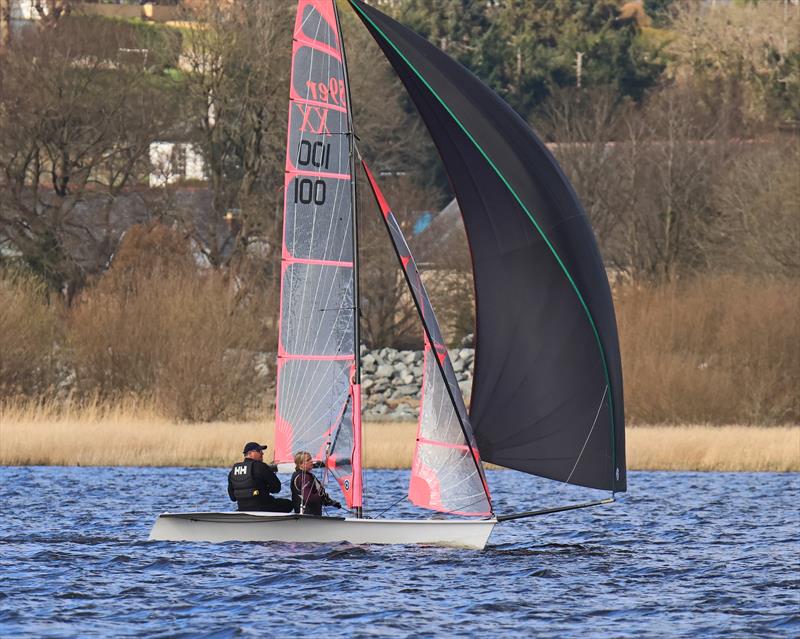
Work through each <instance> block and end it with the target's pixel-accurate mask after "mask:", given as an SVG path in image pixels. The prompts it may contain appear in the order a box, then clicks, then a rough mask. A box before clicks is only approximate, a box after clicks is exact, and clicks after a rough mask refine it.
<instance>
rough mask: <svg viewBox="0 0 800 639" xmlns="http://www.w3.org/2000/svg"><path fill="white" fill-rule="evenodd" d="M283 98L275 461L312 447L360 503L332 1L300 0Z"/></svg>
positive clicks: (348, 223)
mask: <svg viewBox="0 0 800 639" xmlns="http://www.w3.org/2000/svg"><path fill="white" fill-rule="evenodd" d="M289 97H290V101H289V130H288V136H287V137H288V139H287V150H286V181H285V189H284V191H285V195H284V218H283V250H282V264H281V303H280V327H279V339H278V381H277V397H276V406H275V461H276V462H277V463H287V462H291V461H292V459H293V455H294V453H296V452H298V451H301V450H304V451H308V452H310V453H311V455H312V456H313V458H314V459H315V460H317V461H324V462H325V463H326V466H327V467H328V468H329V469H330V470H331V471H332V472H333V474H334V476H336V478H337V479H338V480H339V483H340V485H341V487H342V490H343V492H344V494H345V499H346V500H347V504H348V506H351V507H352V506H354V505H356V506H360V505H361V494H360V482H359V481H354V477H356V476H359V474H360V462H359V460H358V457H359V455H357V454H355V453H356V452H357V451H354V448H355V447H356V439H357V438H356V436H355V431H356V429H358V428H360V405H359V404H360V403H359V395H358V388H357V387H354V386H353V383H352V376H353V370H354V367H355V351H354V343H355V325H354V322H355V315H354V307H355V300H354V267H353V228H352V206H353V202H352V194H351V160H350V148H349V145H350V142H349V133H350V131H349V117H348V104H347V88H346V85H345V71H344V66H343V55H342V46H341V38H340V34H339V27H338V23H337V19H336V14H335V9H334V6H333V3H332V2H331V0H300V1H299V2H298V7H297V18H296V22H295V28H294V44H293V47H292V72H291V86H290V96H289Z"/></svg>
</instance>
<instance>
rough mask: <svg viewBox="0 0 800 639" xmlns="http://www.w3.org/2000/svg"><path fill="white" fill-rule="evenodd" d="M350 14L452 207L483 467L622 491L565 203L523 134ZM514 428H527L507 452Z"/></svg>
mask: <svg viewBox="0 0 800 639" xmlns="http://www.w3.org/2000/svg"><path fill="white" fill-rule="evenodd" d="M350 3H351V5H352V6H353V7H354V8H355V10H356V13H357V15H358V16H359V17H360V18H361V19H362V21H363V22H364V24H365V26H366V27H367V29H368V30H369V31H370V32H371V34H372V35H373V37H374V38H375V40H376V41H377V42H378V45H379V46H380V47H381V49H382V50H383V52H384V55H385V56H386V57H387V59H388V60H389V62H390V63H391V64H392V66H393V67H394V69H395V71H396V72H397V74H398V76H399V77H400V79H401V81H402V82H403V84H404V85H405V87H406V90H407V91H408V93H409V95H410V97H411V99H412V100H413V101H414V103H415V104H416V106H417V108H418V110H419V112H420V115H421V117H422V119H423V121H424V122H425V124H426V126H427V127H428V130H429V132H430V134H431V137H432V138H433V141H434V143H435V144H436V146H437V149H438V151H439V154H440V156H441V158H442V161H443V163H444V166H445V169H446V170H447V173H448V175H449V177H450V181H451V185H452V186H453V190H454V192H455V195H456V199H457V200H458V202H459V206H460V209H461V213H462V217H463V220H464V224H465V227H466V231H467V236H468V239H469V243H470V249H471V253H472V257H473V271H474V278H475V290H476V323H477V327H476V355H475V378H474V384H473V394H472V401H471V406H470V417H471V419H472V424H473V427H474V429H475V435H476V438H477V441H478V444H479V446H480V450H481V452H482V454H483V456H484V459H485V460H487V461H492V462H494V463H497V464H500V465H504V466H509V467H511V468H517V469H519V470H523V471H525V472H530V473H533V474H538V475H542V476H546V477H551V478H553V479H558V480H560V481H568V482H569V483H574V484H580V485H585V486H590V487H595V488H606V489H610V490H612V491H613V490H616V491H619V490H625V486H626V481H625V459H624V410H623V398H622V371H621V365H620V359H619V345H618V338H617V333H616V320H615V317H614V309H613V303H612V300H611V294H610V289H609V286H608V281H607V279H606V277H605V270H604V268H603V263H602V259H601V258H600V254H599V250H598V248H597V244H596V241H595V239H594V236H593V233H592V230H591V227H590V225H589V223H588V219H587V217H586V215H585V213H584V212H583V209H582V208H581V206H580V203H579V202H578V200H577V197H576V195H575V193H574V190H573V189H572V187H571V186H570V184H569V182H568V181H567V179H566V177H565V176H564V174H563V172H562V171H561V170H560V168H559V167H558V165H557V163H556V162H555V160H554V159H553V157H552V155H551V154H550V153H549V152H548V151H547V149H546V148H545V147H544V145H543V144H542V142H541V141H540V140H539V139H538V138H537V137H536V136H535V134H534V133H533V132H532V131H531V130H530V127H528V125H527V123H525V122H524V121H523V120H522V119H521V118H520V117H519V116H518V115H517V114H516V113H515V112H514V111H513V110H512V109H511V108H510V107H509V106H508V105H507V104H505V103H504V102H503V101H502V100H501V99H500V98H499V97H498V96H497V95H496V94H495V93H494V92H492V91H491V90H490V89H489V88H488V87H486V86H485V85H484V84H483V83H482V82H481V81H480V80H478V79H477V78H476V77H475V76H474V75H472V74H471V73H470V72H469V71H467V70H466V69H465V68H464V67H463V66H461V65H460V64H458V63H457V62H455V61H454V60H452V59H451V58H449V57H448V56H447V55H446V54H444V53H443V52H441V51H440V50H439V49H437V48H436V47H435V46H433V45H431V44H430V43H428V42H427V41H426V40H424V39H423V38H421V37H420V36H418V35H417V34H415V33H413V32H412V31H410V30H408V29H406V28H405V27H403V26H402V25H400V24H398V23H397V22H395V21H393V20H391V19H390V18H388V17H387V16H385V15H383V14H382V13H381V12H380V11H378V10H376V9H375V8H374V7H371V6H368V5H365V4H364V3H363V2H360V1H359V0H350ZM511 300H513V304H514V307H515V311H516V312H514V313H509V312H508V310H507V309H508V307H509V303H510V301H511ZM548 361H550V362H552V363H551V364H549V365H548V364H547V363H546V362H548ZM606 387H608V388H609V391H610V392H609V393H608V396H607V397H606V398H605V400H603V404H604V406H603V411H602V415H601V416H600V417H599V418H598V419H597V423H596V425H595V426H593V422H594V420H595V416H596V406H597V398H598V397H600V396H601V395H602V394H603V391H604V389H605V388H606ZM509 390H510V391H511V392H509ZM498 395H500V396H502V397H498ZM525 422H527V423H535V424H537V425H536V426H535V427H530V428H528V429H527V431H528V432H524V433H523V436H522V438H521V441H519V440H517V438H516V437H512V438H511V439H514V440H515V446H509V445H508V444H507V442H508V440H509V439H510V438H509V434H510V433H513V432H515V431H517V430H518V429H519V428H520V426H521V424H522V423H525ZM587 432H588V433H589V434H588V436H587ZM543 451H545V452H544V453H543ZM542 458H544V459H545V460H546V461H545V462H541V461H539V460H541V459H542ZM520 460H522V461H520ZM563 460H567V461H566V462H564V461H563Z"/></svg>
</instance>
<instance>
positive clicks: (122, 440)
mask: <svg viewBox="0 0 800 639" xmlns="http://www.w3.org/2000/svg"><path fill="white" fill-rule="evenodd" d="M272 429H273V425H272V422H270V421H268V420H264V421H249V422H212V423H204V424H187V423H175V422H172V421H170V420H167V419H165V418H163V417H161V416H159V415H158V414H157V412H156V411H154V410H153V409H150V408H147V407H137V406H135V405H131V406H127V407H116V408H103V407H100V406H95V407H89V408H85V409H82V410H80V411H69V410H67V411H63V412H61V413H54V412H53V411H52V410H48V409H41V408H36V407H31V406H28V407H24V408H0V465H81V466H95V465H100V466H113V465H122V466H227V465H228V464H231V463H233V462H234V461H235V460H236V459H238V458H239V457H240V451H241V446H242V444H243V443H244V442H246V441H249V440H257V441H260V442H265V443H267V444H270V445H271V444H272ZM415 432H416V424H410V423H400V424H396V423H380V424H375V423H371V424H366V426H365V433H364V439H365V462H366V465H367V467H370V468H408V467H409V466H410V464H411V455H412V451H413V441H414V435H415ZM627 453H628V467H629V468H630V469H632V470H700V471H712V470H716V471H777V472H799V471H800V426H783V427H758V426H636V427H632V428H629V429H628V444H627ZM268 456H269V453H268Z"/></svg>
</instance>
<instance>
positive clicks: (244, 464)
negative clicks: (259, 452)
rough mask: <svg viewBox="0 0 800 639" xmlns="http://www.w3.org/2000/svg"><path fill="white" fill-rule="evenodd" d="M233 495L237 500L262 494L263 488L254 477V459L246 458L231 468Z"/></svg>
mask: <svg viewBox="0 0 800 639" xmlns="http://www.w3.org/2000/svg"><path fill="white" fill-rule="evenodd" d="M231 482H232V483H233V496H234V497H235V498H236V500H237V501H238V500H240V499H252V498H253V497H258V496H259V495H260V494H261V490H260V488H259V486H258V485H257V483H256V480H255V477H253V460H252V459H245V460H244V461H240V462H238V463H236V464H234V465H233V468H232V469H231Z"/></svg>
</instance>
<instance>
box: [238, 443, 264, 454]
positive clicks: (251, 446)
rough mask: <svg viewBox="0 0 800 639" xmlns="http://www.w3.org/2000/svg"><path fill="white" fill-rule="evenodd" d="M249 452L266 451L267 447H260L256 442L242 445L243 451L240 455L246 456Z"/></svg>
mask: <svg viewBox="0 0 800 639" xmlns="http://www.w3.org/2000/svg"><path fill="white" fill-rule="evenodd" d="M251 450H267V447H266V446H262V445H261V444H259V443H258V442H247V443H246V444H245V445H244V450H243V451H242V453H243V454H244V455H246V454H247V453H249V452H250V451H251Z"/></svg>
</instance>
